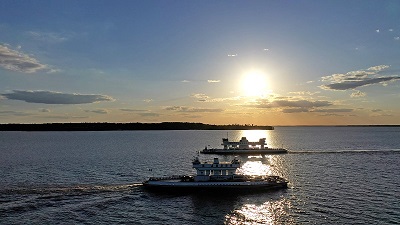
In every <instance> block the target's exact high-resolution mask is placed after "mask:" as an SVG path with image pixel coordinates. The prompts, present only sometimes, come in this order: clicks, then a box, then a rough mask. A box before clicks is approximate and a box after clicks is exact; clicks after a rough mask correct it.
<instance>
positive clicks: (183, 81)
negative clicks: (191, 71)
mask: <svg viewBox="0 0 400 225" xmlns="http://www.w3.org/2000/svg"><path fill="white" fill-rule="evenodd" d="M181 82H182V83H190V81H188V80H182V81H181Z"/></svg>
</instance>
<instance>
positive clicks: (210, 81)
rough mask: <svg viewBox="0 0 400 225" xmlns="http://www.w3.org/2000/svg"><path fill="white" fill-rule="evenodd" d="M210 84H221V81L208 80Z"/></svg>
mask: <svg viewBox="0 0 400 225" xmlns="http://www.w3.org/2000/svg"><path fill="white" fill-rule="evenodd" d="M207 82H208V83H219V82H221V80H207Z"/></svg>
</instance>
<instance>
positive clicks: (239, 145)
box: [221, 137, 266, 150]
mask: <svg viewBox="0 0 400 225" xmlns="http://www.w3.org/2000/svg"><path fill="white" fill-rule="evenodd" d="M221 145H223V146H224V149H225V150H227V149H265V145H266V143H265V138H260V140H259V141H249V140H247V138H246V137H242V139H240V141H229V140H228V138H222V144H221Z"/></svg>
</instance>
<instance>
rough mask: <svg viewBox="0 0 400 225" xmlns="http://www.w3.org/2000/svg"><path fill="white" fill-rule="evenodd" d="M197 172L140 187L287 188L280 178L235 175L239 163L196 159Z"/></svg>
mask: <svg viewBox="0 0 400 225" xmlns="http://www.w3.org/2000/svg"><path fill="white" fill-rule="evenodd" d="M192 164H193V168H194V169H196V175H194V176H188V175H184V176H172V177H150V178H149V179H148V180H146V181H144V182H143V187H145V188H147V189H150V190H159V191H168V190H175V191H176V190H178V191H180V190H190V191H194V190H216V189H218V190H223V191H226V190H270V189H281V188H287V184H288V181H287V180H285V179H284V178H281V177H279V176H249V175H239V174H236V170H237V169H238V168H240V166H241V162H240V160H238V159H236V158H235V159H233V160H232V161H231V162H220V161H219V159H218V158H214V161H213V162H210V163H209V162H204V163H201V162H200V161H199V159H198V157H196V158H195V159H194V160H193V162H192Z"/></svg>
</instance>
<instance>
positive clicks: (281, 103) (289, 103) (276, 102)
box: [256, 99, 332, 108]
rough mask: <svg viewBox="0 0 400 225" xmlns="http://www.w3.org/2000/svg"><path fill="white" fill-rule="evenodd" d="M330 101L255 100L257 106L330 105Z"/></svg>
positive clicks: (294, 106)
mask: <svg viewBox="0 0 400 225" xmlns="http://www.w3.org/2000/svg"><path fill="white" fill-rule="evenodd" d="M331 105H332V103H331V102H329V101H309V100H289V99H283V100H273V101H269V100H266V99H262V100H259V101H258V102H257V105H256V107H257V108H283V107H289V108H315V107H326V106H331Z"/></svg>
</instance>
